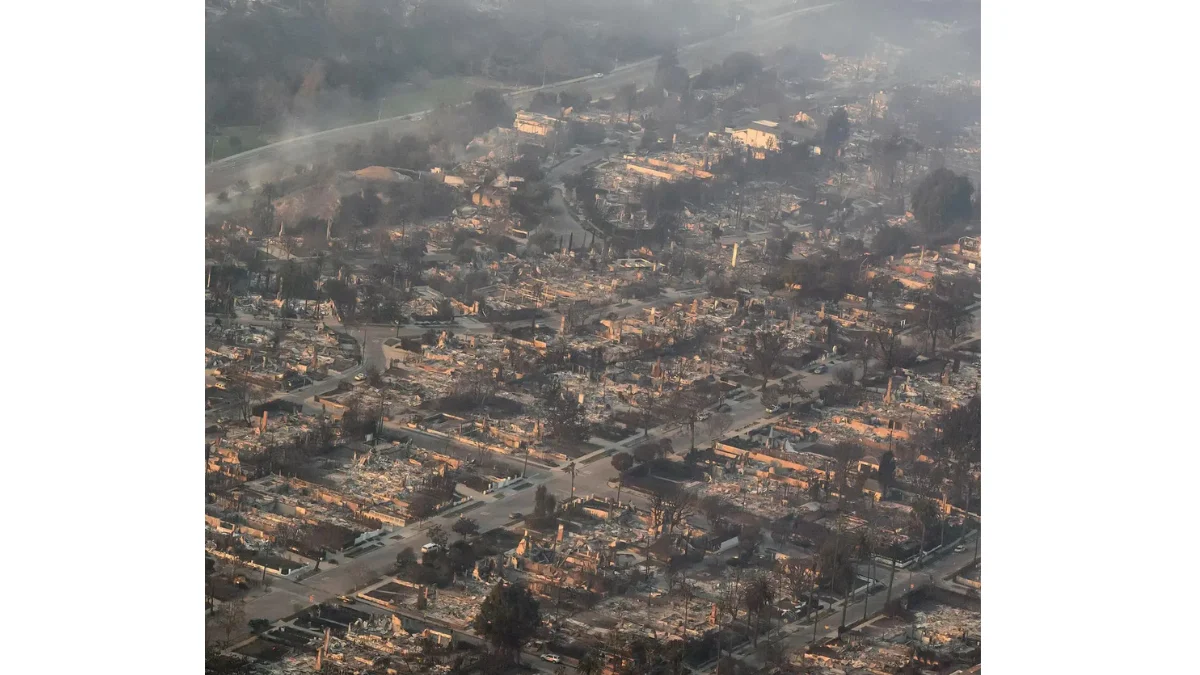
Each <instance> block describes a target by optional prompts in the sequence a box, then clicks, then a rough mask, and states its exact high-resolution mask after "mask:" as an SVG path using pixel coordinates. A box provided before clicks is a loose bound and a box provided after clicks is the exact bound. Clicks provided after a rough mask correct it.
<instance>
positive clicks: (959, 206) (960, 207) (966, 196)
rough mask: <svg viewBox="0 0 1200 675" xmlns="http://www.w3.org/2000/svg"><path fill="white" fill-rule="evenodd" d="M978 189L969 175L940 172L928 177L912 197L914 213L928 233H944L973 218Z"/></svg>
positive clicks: (945, 170) (946, 171)
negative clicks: (972, 197)
mask: <svg viewBox="0 0 1200 675" xmlns="http://www.w3.org/2000/svg"><path fill="white" fill-rule="evenodd" d="M973 194H975V186H973V185H971V181H970V179H968V178H967V177H966V176H959V175H957V174H955V173H954V172H953V171H951V170H949V169H938V170H936V171H934V172H933V173H931V174H929V175H928V176H926V177H925V179H924V180H922V181H921V184H920V185H918V186H917V189H916V190H915V191H914V192H913V195H912V211H913V215H915V216H916V218H917V222H919V223H921V227H923V228H925V231H927V232H933V233H937V232H945V231H946V230H949V229H950V228H952V227H954V226H955V225H958V224H960V223H964V222H967V221H968V220H970V219H971V217H972V215H974V213H975V210H974V207H973V205H972V204H971V195H973Z"/></svg>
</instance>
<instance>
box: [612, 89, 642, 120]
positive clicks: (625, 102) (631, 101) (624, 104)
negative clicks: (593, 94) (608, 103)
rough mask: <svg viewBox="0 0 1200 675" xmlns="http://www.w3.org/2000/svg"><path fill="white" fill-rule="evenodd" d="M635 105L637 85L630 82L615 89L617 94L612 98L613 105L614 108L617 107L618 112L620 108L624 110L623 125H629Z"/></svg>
mask: <svg viewBox="0 0 1200 675" xmlns="http://www.w3.org/2000/svg"><path fill="white" fill-rule="evenodd" d="M636 103H637V84H636V83H634V82H630V83H628V84H623V85H621V88H620V89H617V94H616V96H615V97H614V98H613V104H614V105H615V106H617V109H618V110H619V109H621V108H624V109H625V123H626V124H629V121H630V120H631V119H633V107H634V105H635V104H636Z"/></svg>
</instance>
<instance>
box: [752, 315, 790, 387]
mask: <svg viewBox="0 0 1200 675" xmlns="http://www.w3.org/2000/svg"><path fill="white" fill-rule="evenodd" d="M787 348H788V339H787V336H786V335H784V334H783V333H780V332H777V331H770V330H760V331H757V332H755V333H754V336H753V337H752V338H750V340H749V341H747V343H746V352H747V355H748V356H749V357H750V362H751V363H752V364H753V366H754V368H755V370H757V371H758V372H759V373H760V374H761V375H762V379H763V383H762V390H763V391H764V392H765V391H766V390H767V380H768V379H769V378H770V376H771V372H772V371H773V370H774V369H775V365H776V363H777V362H778V360H779V355H780V354H782V353H783V352H784V350H785V349H787Z"/></svg>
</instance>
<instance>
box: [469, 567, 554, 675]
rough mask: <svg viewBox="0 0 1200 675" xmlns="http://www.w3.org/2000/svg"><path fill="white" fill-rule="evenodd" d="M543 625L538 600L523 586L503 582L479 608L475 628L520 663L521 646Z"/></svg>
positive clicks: (494, 646)
mask: <svg viewBox="0 0 1200 675" xmlns="http://www.w3.org/2000/svg"><path fill="white" fill-rule="evenodd" d="M541 624H542V616H541V610H540V607H539V606H538V601H537V600H536V599H535V598H534V597H533V595H532V594H530V592H529V591H528V590H527V589H526V588H525V587H524V586H518V585H516V584H506V583H504V582H501V583H499V584H496V587H495V588H493V589H492V591H491V593H489V594H488V596H487V598H485V599H484V601H483V604H482V605H481V606H480V607H479V614H478V615H476V617H475V620H474V621H473V622H472V626H473V627H474V628H475V630H476V631H477V632H478V633H479V634H480V635H481V636H483V638H484V639H486V640H487V641H488V642H489V643H490V644H491V645H492V647H493V648H494V649H495V650H496V652H498V653H500V654H504V655H507V656H508V657H510V658H512V659H513V660H514V662H517V663H519V662H520V658H521V646H522V645H523V644H525V642H526V641H528V640H529V638H531V637H533V635H534V634H535V633H536V632H537V629H538V626H540V625H541Z"/></svg>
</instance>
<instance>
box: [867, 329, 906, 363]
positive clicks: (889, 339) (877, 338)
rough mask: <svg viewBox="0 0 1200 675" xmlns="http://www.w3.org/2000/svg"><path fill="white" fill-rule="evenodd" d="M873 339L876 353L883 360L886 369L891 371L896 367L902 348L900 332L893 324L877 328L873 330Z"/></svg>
mask: <svg viewBox="0 0 1200 675" xmlns="http://www.w3.org/2000/svg"><path fill="white" fill-rule="evenodd" d="M871 339H872V341H873V345H874V348H875V355H876V356H878V357H879V359H880V360H881V361H883V367H884V370H887V371H889V372H890V371H891V370H892V368H895V367H896V361H897V356H898V355H899V350H900V333H899V332H898V331H897V330H896V329H895V328H894V327H892V326H888V327H881V328H876V329H875V330H873V331H871Z"/></svg>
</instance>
